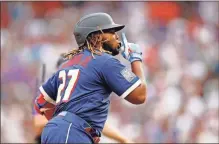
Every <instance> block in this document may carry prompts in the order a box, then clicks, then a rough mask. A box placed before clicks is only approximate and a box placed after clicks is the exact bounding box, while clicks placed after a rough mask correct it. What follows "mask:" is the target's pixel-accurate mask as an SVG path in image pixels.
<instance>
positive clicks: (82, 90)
mask: <svg viewBox="0 0 219 144" xmlns="http://www.w3.org/2000/svg"><path fill="white" fill-rule="evenodd" d="M140 83H141V81H140V79H139V78H138V77H137V76H136V75H135V74H134V73H132V72H131V71H130V70H129V69H127V68H126V67H125V66H124V65H122V64H121V63H120V61H118V60H117V59H115V58H114V57H113V56H111V55H109V54H106V53H102V54H101V55H95V58H93V57H92V55H91V53H90V51H88V50H84V51H83V52H81V53H79V54H77V55H76V56H74V57H73V58H72V59H70V60H68V61H67V62H65V63H64V64H63V65H62V66H61V68H60V69H59V70H58V71H57V72H56V73H55V74H54V75H53V76H52V77H50V78H49V79H48V81H47V82H46V83H44V84H43V85H42V86H41V87H40V91H41V93H42V94H43V95H44V97H45V99H46V100H47V101H49V102H51V103H54V104H56V110H55V114H54V115H56V114H58V113H60V112H61V111H69V112H72V113H74V114H76V115H78V116H79V117H81V118H83V119H84V120H86V121H87V122H88V123H89V124H90V125H91V126H92V127H94V128H96V129H97V130H99V131H102V129H103V126H104V123H105V121H106V119H107V114H108V108H109V104H110V99H109V96H110V94H111V93H112V92H115V93H116V94H117V95H118V96H120V97H122V98H124V97H126V96H127V95H128V94H129V93H130V92H131V91H133V90H134V89H135V88H136V87H138V86H139V85H140Z"/></svg>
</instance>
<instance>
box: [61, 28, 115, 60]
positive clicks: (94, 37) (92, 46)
mask: <svg viewBox="0 0 219 144" xmlns="http://www.w3.org/2000/svg"><path fill="white" fill-rule="evenodd" d="M101 32H102V31H101ZM102 33H103V32H102ZM102 33H92V34H91V35H89V36H88V38H87V39H86V43H85V45H84V46H82V47H79V48H78V49H74V50H71V51H69V52H68V53H66V54H64V55H63V57H64V58H65V59H71V58H72V57H74V56H75V55H76V54H78V53H80V52H82V51H84V50H85V49H88V50H89V51H90V52H91V54H92V57H93V58H95V57H94V54H96V55H101V53H103V52H105V53H109V54H111V52H110V51H106V50H104V49H103V43H104V42H106V41H107V40H103V37H102Z"/></svg>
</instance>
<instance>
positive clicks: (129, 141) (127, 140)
mask: <svg viewBox="0 0 219 144" xmlns="http://www.w3.org/2000/svg"><path fill="white" fill-rule="evenodd" d="M121 143H134V142H133V141H131V140H129V139H124V140H123V141H122V142H121Z"/></svg>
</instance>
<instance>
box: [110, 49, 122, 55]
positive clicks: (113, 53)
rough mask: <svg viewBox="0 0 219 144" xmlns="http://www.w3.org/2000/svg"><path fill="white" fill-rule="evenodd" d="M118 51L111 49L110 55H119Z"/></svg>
mask: <svg viewBox="0 0 219 144" xmlns="http://www.w3.org/2000/svg"><path fill="white" fill-rule="evenodd" d="M119 51H120V48H115V49H112V51H111V52H112V55H113V56H116V55H118V54H119Z"/></svg>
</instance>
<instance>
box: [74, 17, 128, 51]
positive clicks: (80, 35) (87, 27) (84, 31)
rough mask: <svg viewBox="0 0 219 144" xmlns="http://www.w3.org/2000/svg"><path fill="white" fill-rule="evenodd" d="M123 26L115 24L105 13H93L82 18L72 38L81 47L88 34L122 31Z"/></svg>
mask: <svg viewBox="0 0 219 144" xmlns="http://www.w3.org/2000/svg"><path fill="white" fill-rule="evenodd" d="M124 27H125V25H119V24H115V23H114V21H113V19H112V17H111V16H110V15H108V14H106V13H93V14H89V15H86V16H84V17H82V18H81V19H80V20H79V22H77V24H76V25H75V29H74V36H75V39H76V42H77V44H78V46H79V47H81V46H83V45H84V43H85V40H86V38H87V37H88V35H89V34H91V33H93V32H97V31H100V30H102V31H107V30H115V31H119V30H121V29H123V28H124Z"/></svg>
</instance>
